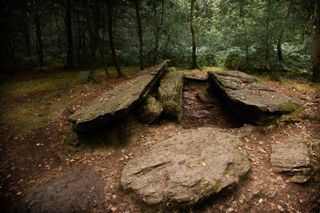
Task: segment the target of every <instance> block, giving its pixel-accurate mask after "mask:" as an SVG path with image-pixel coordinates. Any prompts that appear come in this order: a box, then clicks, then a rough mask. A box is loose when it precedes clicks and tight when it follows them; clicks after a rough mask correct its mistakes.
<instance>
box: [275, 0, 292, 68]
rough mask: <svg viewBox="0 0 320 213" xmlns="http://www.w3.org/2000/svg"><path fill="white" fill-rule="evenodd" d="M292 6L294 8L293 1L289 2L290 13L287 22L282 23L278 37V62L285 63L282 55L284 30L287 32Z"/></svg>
mask: <svg viewBox="0 0 320 213" xmlns="http://www.w3.org/2000/svg"><path fill="white" fill-rule="evenodd" d="M291 6H292V2H291V0H290V1H289V2H288V12H287V15H286V17H285V20H284V21H283V22H282V23H281V26H280V27H281V29H280V32H279V37H278V41H277V55H278V61H279V62H281V63H282V62H284V61H283V54H282V47H281V45H282V39H283V34H284V30H285V26H286V23H285V21H286V19H288V18H289V17H290V15H291Z"/></svg>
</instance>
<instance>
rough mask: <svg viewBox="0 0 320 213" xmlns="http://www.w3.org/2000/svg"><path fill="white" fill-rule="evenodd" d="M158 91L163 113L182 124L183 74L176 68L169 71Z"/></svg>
mask: <svg viewBox="0 0 320 213" xmlns="http://www.w3.org/2000/svg"><path fill="white" fill-rule="evenodd" d="M158 91H159V101H160V102H161V104H162V106H163V113H164V114H165V115H168V116H171V117H173V118H175V119H177V120H178V121H179V122H180V121H181V118H182V92H183V73H182V72H180V71H176V70H175V69H174V68H171V69H169V70H168V72H167V73H166V74H165V75H164V76H163V78H162V79H161V81H160V86H159V90H158Z"/></svg>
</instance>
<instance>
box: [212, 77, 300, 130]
mask: <svg viewBox="0 0 320 213" xmlns="http://www.w3.org/2000/svg"><path fill="white" fill-rule="evenodd" d="M209 82H210V84H211V86H212V87H213V89H214V90H216V91H217V92H218V93H220V95H221V97H222V98H223V99H224V100H225V101H226V104H227V105H228V106H229V108H230V109H231V110H232V111H233V112H234V113H235V114H236V115H237V116H238V117H239V118H241V119H242V120H244V121H247V122H250V123H254V124H265V123H267V122H269V121H271V120H273V119H275V118H277V117H279V116H281V115H283V114H287V113H291V112H293V111H294V110H295V109H297V108H298V107H299V105H298V104H296V103H294V102H293V101H292V100H291V99H290V98H289V97H287V96H285V95H283V94H281V93H279V92H277V91H276V90H274V89H271V88H269V87H267V86H266V85H264V84H263V83H262V82H260V81H258V80H257V79H256V78H255V77H253V76H251V75H248V74H246V73H243V72H239V71H225V72H210V71H209Z"/></svg>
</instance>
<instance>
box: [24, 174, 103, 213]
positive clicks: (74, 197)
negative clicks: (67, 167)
mask: <svg viewBox="0 0 320 213" xmlns="http://www.w3.org/2000/svg"><path fill="white" fill-rule="evenodd" d="M100 186H102V184H101V182H100V179H99V176H98V175H97V174H96V173H94V172H88V171H86V172H83V171H80V170H75V171H73V172H71V173H69V174H67V175H65V176H63V177H61V178H58V179H55V180H52V181H49V182H47V183H44V184H42V185H40V186H38V187H36V188H35V189H33V190H32V191H31V192H29V193H28V194H27V195H26V197H25V198H23V199H22V201H21V203H20V205H19V209H18V212H28V213H33V212H37V213H41V212H46V213H51V212H52V213H56V212H59V213H62V212H63V213H69V212H89V210H93V209H98V207H99V204H101V200H100V199H101V197H103V196H102V189H101V187H100Z"/></svg>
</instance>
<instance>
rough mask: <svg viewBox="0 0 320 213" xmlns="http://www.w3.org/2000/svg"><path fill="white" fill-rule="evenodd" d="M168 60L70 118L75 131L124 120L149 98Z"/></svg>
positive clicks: (147, 70)
mask: <svg viewBox="0 0 320 213" xmlns="http://www.w3.org/2000/svg"><path fill="white" fill-rule="evenodd" d="M167 63H168V61H167V60H166V61H164V62H162V63H161V64H159V65H157V66H154V67H150V68H147V69H145V70H143V71H140V72H139V73H138V74H137V75H136V76H134V77H133V78H131V79H130V80H128V81H125V82H124V83H123V84H121V85H119V86H117V87H115V88H114V89H113V90H110V91H106V92H104V93H102V94H101V95H99V97H98V98H96V99H95V100H93V101H92V102H90V103H88V105H87V106H85V107H83V108H82V109H80V110H78V111H76V112H75V113H74V114H72V115H71V116H70V117H69V121H71V122H72V123H73V124H74V127H75V130H76V131H79V132H86V131H90V130H94V129H98V128H101V127H103V126H105V125H107V124H110V123H111V122H112V121H114V120H115V119H119V118H122V117H123V116H125V115H126V114H127V113H128V112H129V111H130V110H131V109H133V107H134V106H136V104H137V103H138V102H140V101H142V100H144V98H145V97H146V96H147V95H148V93H149V91H150V90H151V89H152V88H153V87H154V85H155V84H156V83H157V82H158V81H159V80H160V78H161V76H162V74H163V73H164V70H165V68H166V66H167Z"/></svg>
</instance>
